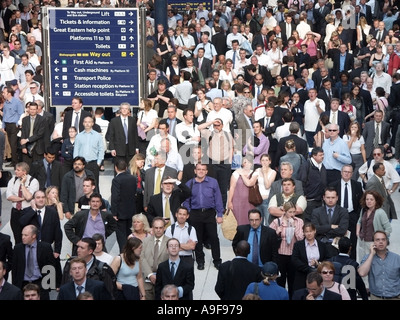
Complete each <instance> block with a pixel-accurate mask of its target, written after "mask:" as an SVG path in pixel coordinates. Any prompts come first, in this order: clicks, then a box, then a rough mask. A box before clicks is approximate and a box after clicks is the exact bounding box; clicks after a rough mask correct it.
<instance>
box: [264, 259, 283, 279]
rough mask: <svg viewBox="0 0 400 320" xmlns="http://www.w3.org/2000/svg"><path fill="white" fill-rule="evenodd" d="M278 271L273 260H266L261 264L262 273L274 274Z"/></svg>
mask: <svg viewBox="0 0 400 320" xmlns="http://www.w3.org/2000/svg"><path fill="white" fill-rule="evenodd" d="M278 272H279V270H278V265H277V264H276V263H275V262H272V261H268V262H266V263H265V264H264V265H263V266H262V273H263V274H264V275H266V276H274V275H276V274H278Z"/></svg>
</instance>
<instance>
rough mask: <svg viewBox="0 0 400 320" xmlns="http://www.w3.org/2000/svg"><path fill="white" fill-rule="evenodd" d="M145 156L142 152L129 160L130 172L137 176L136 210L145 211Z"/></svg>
mask: <svg viewBox="0 0 400 320" xmlns="http://www.w3.org/2000/svg"><path fill="white" fill-rule="evenodd" d="M144 163H145V156H144V154H142V153H137V154H135V155H134V156H133V157H132V159H131V160H130V161H129V172H130V173H131V175H133V176H135V177H136V181H137V186H136V195H135V197H136V212H143V211H144V208H143V194H144V178H145V172H146V171H145V170H144Z"/></svg>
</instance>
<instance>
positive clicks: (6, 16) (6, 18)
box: [1, 0, 13, 34]
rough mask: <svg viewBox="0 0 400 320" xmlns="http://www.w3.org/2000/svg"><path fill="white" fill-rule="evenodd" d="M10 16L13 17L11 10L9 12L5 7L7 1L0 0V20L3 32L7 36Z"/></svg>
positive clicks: (9, 29) (9, 28)
mask: <svg viewBox="0 0 400 320" xmlns="http://www.w3.org/2000/svg"><path fill="white" fill-rule="evenodd" d="M12 15H13V12H12V10H10V9H9V8H8V7H7V1H6V0H2V1H1V18H2V19H3V23H4V31H5V32H6V33H7V34H10V31H11V27H10V19H11V16H12Z"/></svg>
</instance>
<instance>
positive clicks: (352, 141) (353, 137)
mask: <svg viewBox="0 0 400 320" xmlns="http://www.w3.org/2000/svg"><path fill="white" fill-rule="evenodd" d="M343 141H345V142H346V143H347V146H348V147H349V150H350V155H351V159H352V162H353V163H354V168H353V176H352V179H353V180H355V181H357V180H358V177H359V173H358V169H360V167H361V166H362V165H363V164H364V163H366V162H367V156H366V153H365V140H364V137H363V136H362V134H361V125H360V123H359V122H358V121H353V122H352V123H351V124H350V126H349V130H348V131H347V133H346V134H345V135H343Z"/></svg>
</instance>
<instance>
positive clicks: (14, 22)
mask: <svg viewBox="0 0 400 320" xmlns="http://www.w3.org/2000/svg"><path fill="white" fill-rule="evenodd" d="M14 15H15V18H14V19H11V20H10V28H12V27H15V26H17V27H18V25H19V26H20V27H19V28H21V31H23V32H25V34H28V33H29V30H30V28H32V21H31V20H30V19H29V20H25V19H22V18H21V11H20V10H15V11H14Z"/></svg>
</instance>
